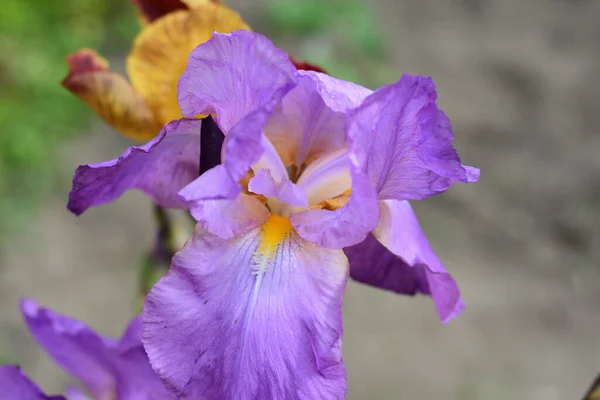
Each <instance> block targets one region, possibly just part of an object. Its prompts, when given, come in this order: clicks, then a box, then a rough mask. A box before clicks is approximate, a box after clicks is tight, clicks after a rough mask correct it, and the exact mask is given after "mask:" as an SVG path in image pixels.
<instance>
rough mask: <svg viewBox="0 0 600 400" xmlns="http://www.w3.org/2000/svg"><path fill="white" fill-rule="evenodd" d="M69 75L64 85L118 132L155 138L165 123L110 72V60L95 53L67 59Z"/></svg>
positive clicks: (75, 54)
mask: <svg viewBox="0 0 600 400" xmlns="http://www.w3.org/2000/svg"><path fill="white" fill-rule="evenodd" d="M67 65H68V66H69V73H68V74H67V76H66V77H65V79H63V81H62V85H63V86H64V87H65V88H66V89H68V90H69V91H70V92H71V93H73V94H74V95H76V96H77V97H79V98H80V99H82V100H83V101H85V102H86V103H87V104H88V105H89V106H90V107H91V108H92V109H93V110H94V111H95V112H96V113H97V114H98V115H99V116H100V117H102V118H103V119H104V120H105V121H106V122H108V123H109V124H110V125H112V126H113V127H114V128H115V129H116V130H117V131H119V132H120V133H122V134H124V135H125V136H128V137H130V138H132V139H136V140H143V139H151V138H153V137H155V136H156V134H157V133H158V132H159V131H160V128H161V126H162V125H163V124H161V123H159V122H157V121H156V120H155V119H154V115H153V113H152V111H151V110H150V108H149V107H148V105H147V104H146V103H145V102H144V100H143V99H142V98H141V97H140V96H139V95H138V94H137V93H136V92H135V91H134V90H133V88H132V87H131V85H130V84H129V82H127V80H126V79H125V78H124V77H122V76H121V75H118V74H115V73H112V72H110V71H109V70H108V61H106V60H105V59H104V58H102V57H100V56H99V55H98V54H97V53H96V52H95V51H94V50H90V49H81V50H78V51H76V52H75V53H73V54H70V55H69V56H67Z"/></svg>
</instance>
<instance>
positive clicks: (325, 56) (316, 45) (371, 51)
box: [266, 0, 393, 87]
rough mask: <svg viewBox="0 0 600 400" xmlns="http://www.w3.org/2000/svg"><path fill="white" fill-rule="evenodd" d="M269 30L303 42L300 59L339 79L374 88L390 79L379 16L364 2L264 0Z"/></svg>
mask: <svg viewBox="0 0 600 400" xmlns="http://www.w3.org/2000/svg"><path fill="white" fill-rule="evenodd" d="M266 10H267V12H266V19H267V29H268V30H271V31H272V32H269V33H270V34H271V35H273V36H275V37H281V38H286V37H287V38H290V39H291V40H295V41H301V42H304V43H305V45H304V46H301V48H300V53H301V54H296V55H297V56H299V57H302V58H305V59H306V60H308V61H309V62H313V63H317V64H320V65H321V66H323V67H324V68H325V69H326V70H327V72H328V73H330V74H331V75H334V76H336V77H338V78H342V79H346V80H350V81H354V82H358V83H361V84H363V85H365V86H369V87H376V86H380V85H381V84H382V83H389V82H390V81H391V80H393V79H392V78H391V77H392V74H391V72H390V71H389V68H388V67H387V62H386V61H387V51H386V46H385V40H384V35H383V32H382V31H381V30H380V29H379V24H378V23H377V15H376V13H375V12H374V10H372V9H371V8H369V7H368V3H367V2H366V1H364V0H268V1H267V9H266Z"/></svg>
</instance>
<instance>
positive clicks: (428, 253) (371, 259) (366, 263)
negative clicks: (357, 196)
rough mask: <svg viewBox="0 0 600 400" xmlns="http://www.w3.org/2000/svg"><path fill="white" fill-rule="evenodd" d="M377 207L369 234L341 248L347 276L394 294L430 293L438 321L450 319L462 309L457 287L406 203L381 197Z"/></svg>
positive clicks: (462, 305)
mask: <svg viewBox="0 0 600 400" xmlns="http://www.w3.org/2000/svg"><path fill="white" fill-rule="evenodd" d="M380 207H381V211H380V216H381V218H380V223H379V225H378V226H377V229H375V231H374V232H373V235H369V237H367V239H366V240H365V241H364V242H362V243H360V244H358V245H356V246H352V247H349V248H347V249H345V252H346V255H347V256H348V260H349V262H350V276H351V277H352V278H353V279H355V280H357V281H359V282H363V283H366V284H369V285H372V286H375V287H379V288H381V289H385V290H391V291H394V292H397V293H402V294H409V295H414V294H416V293H423V294H428V295H431V297H432V299H433V302H434V304H435V308H436V310H437V313H438V315H439V317H440V319H441V320H442V322H448V321H450V320H451V319H453V318H454V317H456V316H457V315H458V314H460V312H461V311H462V310H463V309H464V303H463V301H462V300H461V297H460V290H459V288H458V286H457V284H456V282H455V280H454V278H452V276H451V275H450V274H449V273H448V272H446V270H445V269H444V267H443V265H442V264H441V262H440V260H439V259H438V258H437V256H436V255H435V253H434V252H433V250H432V249H431V246H430V245H429V242H428V241H427V238H426V237H425V235H424V234H423V232H422V231H421V228H420V226H419V222H418V221H417V217H416V215H415V214H414V212H413V210H412V208H411V206H410V204H408V202H406V201H396V200H384V201H381V202H380Z"/></svg>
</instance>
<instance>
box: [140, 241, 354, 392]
mask: <svg viewBox="0 0 600 400" xmlns="http://www.w3.org/2000/svg"><path fill="white" fill-rule="evenodd" d="M260 240H261V229H257V230H254V231H252V232H249V233H247V234H245V235H242V236H238V237H236V238H234V239H230V240H228V241H224V240H222V239H220V238H218V237H216V236H214V235H211V234H209V233H207V232H205V231H202V230H201V229H197V230H196V232H195V234H194V236H193V237H192V239H191V240H190V241H188V243H187V244H186V246H185V247H184V248H183V249H182V250H181V251H180V252H179V253H178V254H177V255H176V256H175V258H174V259H173V265H172V267H171V270H170V272H169V273H168V274H167V275H166V276H165V277H163V278H162V279H161V280H160V281H159V282H158V284H157V285H155V286H154V288H153V289H152V291H151V292H150V294H149V295H148V297H147V298H146V302H145V305H144V335H143V340H144V345H145V347H146V350H147V352H148V355H149V357H150V360H151V363H152V365H153V367H154V369H155V370H156V371H157V372H158V373H159V374H160V376H161V377H162V378H163V379H164V380H165V381H166V382H167V383H168V385H169V386H170V387H172V388H173V389H174V390H175V392H176V393H177V394H188V393H189V391H195V392H197V393H202V394H203V395H204V396H205V397H206V398H207V399H231V398H240V399H290V400H312V399H319V398H324V399H325V398H326V399H332V400H336V399H342V398H343V397H344V395H345V392H346V378H345V371H344V367H343V363H342V359H341V335H342V319H341V300H342V294H343V291H344V287H345V285H346V280H347V261H346V258H345V256H344V255H343V253H342V252H341V251H340V250H328V249H323V248H319V247H317V246H314V245H312V244H310V243H307V242H304V241H303V240H302V239H300V238H299V237H298V236H297V235H295V234H294V233H291V234H289V236H286V237H285V238H284V239H283V240H282V241H281V242H280V243H279V245H278V246H277V249H276V251H275V252H274V253H273V254H266V253H258V251H259V248H260ZM260 257H268V259H261V258H260ZM257 264H259V265H260V268H258V269H257Z"/></svg>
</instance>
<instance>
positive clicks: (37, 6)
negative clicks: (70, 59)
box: [0, 0, 138, 238]
mask: <svg viewBox="0 0 600 400" xmlns="http://www.w3.org/2000/svg"><path fill="white" fill-rule="evenodd" d="M0 27H1V31H0V54H1V56H0V88H1V90H0V121H1V122H2V132H1V133H0V221H1V222H0V238H1V237H2V236H3V235H5V234H6V233H7V232H8V231H14V229H15V228H16V227H18V226H19V225H20V222H22V221H23V217H25V216H28V215H31V214H32V212H33V211H34V210H35V207H33V206H34V205H36V204H38V203H39V200H40V199H41V198H42V197H43V195H44V194H46V193H47V192H48V190H49V189H50V188H51V187H52V186H53V185H54V184H55V183H56V174H57V171H58V168H57V167H58V163H57V162H56V153H55V149H56V145H57V143H59V142H60V141H61V140H63V139H65V138H67V137H72V136H73V135H75V134H78V133H81V128H82V126H84V124H85V122H86V119H87V118H89V117H90V116H91V115H92V113H91V112H89V111H87V109H86V106H85V105H84V104H83V103H82V102H81V101H79V100H78V99H76V98H75V97H74V96H72V95H71V94H70V93H69V92H67V91H66V90H65V89H63V88H62V87H61V86H60V81H61V80H62V78H64V76H65V75H66V72H67V68H66V64H65V61H64V59H65V56H66V55H67V54H68V53H70V52H73V51H75V50H77V49H79V48H82V47H91V48H97V49H102V50H103V51H108V52H110V51H115V50H116V49H117V48H123V47H124V46H128V41H129V40H130V39H131V38H132V37H133V36H134V34H135V32H136V30H137V29H138V28H137V22H136V20H135V14H134V10H133V7H131V5H130V4H129V2H127V1H124V0H63V1H61V2H53V1H47V0H19V1H8V2H5V3H4V4H3V6H2V12H1V13H0Z"/></svg>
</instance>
